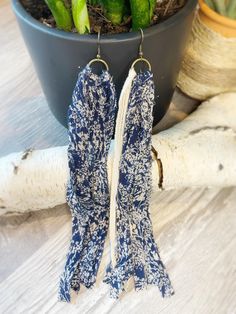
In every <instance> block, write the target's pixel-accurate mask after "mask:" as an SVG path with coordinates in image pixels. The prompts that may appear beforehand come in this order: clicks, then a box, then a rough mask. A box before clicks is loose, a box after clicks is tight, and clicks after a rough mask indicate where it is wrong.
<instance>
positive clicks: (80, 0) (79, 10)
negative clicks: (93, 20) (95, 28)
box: [72, 0, 90, 34]
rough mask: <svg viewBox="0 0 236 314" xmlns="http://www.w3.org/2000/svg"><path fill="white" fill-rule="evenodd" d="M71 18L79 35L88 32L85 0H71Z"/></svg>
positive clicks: (88, 24) (88, 25)
mask: <svg viewBox="0 0 236 314" xmlns="http://www.w3.org/2000/svg"><path fill="white" fill-rule="evenodd" d="M72 16H73V20H74V24H75V27H76V29H77V31H78V33H79V34H85V33H88V32H90V22H89V16H88V9H87V3H86V0H72Z"/></svg>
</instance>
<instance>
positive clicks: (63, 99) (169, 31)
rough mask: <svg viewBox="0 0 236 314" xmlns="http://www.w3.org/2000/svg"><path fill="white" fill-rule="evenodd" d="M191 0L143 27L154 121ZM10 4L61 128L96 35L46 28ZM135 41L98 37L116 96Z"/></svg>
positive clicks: (169, 83)
mask: <svg viewBox="0 0 236 314" xmlns="http://www.w3.org/2000/svg"><path fill="white" fill-rule="evenodd" d="M196 2H197V0H188V2H187V4H186V5H185V7H184V8H183V9H182V10H180V11H179V12H178V13H177V14H175V15H174V16H172V17H170V18H169V19H168V20H166V21H164V22H162V23H160V24H158V25H155V26H152V27H150V28H148V29H145V30H144V44H143V51H144V55H145V57H146V58H147V59H149V61H150V63H151V65H152V71H153V73H154V79H155V85H156V95H157V96H156V105H155V107H154V112H153V114H154V121H153V125H156V124H157V123H158V121H160V119H161V118H162V117H163V116H164V114H165V113H166V111H167V109H168V107H169V104H170V101H171V98H172V95H173V92H174V88H175V86H176V80H177V75H178V72H179V68H180V64H181V59H182V56H183V51H184V47H185V44H186V39H187V36H188V34H189V32H190V29H191V23H192V19H193V13H194V8H195V6H196ZM12 4H13V9H14V12H15V14H16V17H17V20H18V23H19V26H20V29H21V32H22V35H23V37H24V40H25V43H26V46H27V47H28V50H29V53H30V55H31V58H32V60H33V64H34V66H35V69H36V72H37V74H38V77H39V80H40V82H41V85H42V88H43V91H44V94H45V96H46V98H47V101H48V104H49V107H50V109H51V111H52V113H53V114H54V116H55V117H56V118H57V119H58V121H60V122H61V123H62V124H63V125H64V126H66V124H67V122H66V121H67V108H68V105H69V103H70V101H71V95H72V91H73V88H74V85H75V82H76V78H77V73H78V71H79V69H78V66H81V67H84V66H85V65H86V64H87V63H88V62H89V60H90V59H92V58H94V57H95V55H96V50H97V36H96V35H78V34H73V33H67V32H64V31H60V30H57V29H51V28H48V27H47V26H45V25H43V24H42V23H40V22H38V21H37V20H35V19H34V18H32V17H31V16H30V15H29V14H28V13H27V12H26V11H25V9H24V8H23V7H22V5H21V3H20V1H19V0H12ZM139 43H140V33H139V32H130V33H123V34H117V35H103V36H102V38H101V54H102V57H103V59H105V60H106V61H107V63H108V64H109V67H110V71H111V73H112V75H113V77H114V82H115V84H116V87H117V93H118V94H119V93H120V90H121V87H122V84H123V83H124V80H125V78H126V76H127V74H128V70H129V67H130V65H131V63H132V62H133V60H134V59H135V58H136V57H137V54H138V47H139Z"/></svg>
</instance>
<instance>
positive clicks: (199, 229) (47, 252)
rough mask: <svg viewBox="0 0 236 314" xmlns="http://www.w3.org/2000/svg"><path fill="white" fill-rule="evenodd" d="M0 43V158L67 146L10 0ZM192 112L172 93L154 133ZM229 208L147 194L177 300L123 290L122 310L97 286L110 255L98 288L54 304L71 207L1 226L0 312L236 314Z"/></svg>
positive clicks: (195, 197)
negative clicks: (69, 301) (48, 104)
mask: <svg viewBox="0 0 236 314" xmlns="http://www.w3.org/2000/svg"><path fill="white" fill-rule="evenodd" d="M0 44H1V49H0V67H1V70H0V156H3V155H6V154H8V153H11V152H14V151H20V150H24V149H25V148H28V147H34V148H45V147H51V146H56V145H64V144H66V143H67V132H66V130H65V129H64V128H63V127H62V126H61V125H60V124H59V123H58V122H57V121H56V120H55V119H54V117H53V116H52V115H51V114H50V111H49V109H48V107H47V104H46V101H45V98H44V96H43V94H42V90H41V88H40V85H39V82H38V80H37V78H36V74H35V72H34V69H33V67H32V64H31V61H30V58H29V55H28V53H27V51H26V49H25V47H24V43H23V40H22V38H21V36H20V33H19V30H18V28H17V25H16V21H15V18H14V16H13V13H12V12H11V8H10V2H9V1H8V0H2V1H1V2H0ZM195 106H196V102H195V101H191V100H189V99H187V98H185V97H184V96H183V95H182V94H181V93H176V94H175V96H174V99H173V103H172V105H171V110H170V111H169V112H168V114H167V116H166V117H165V119H163V121H162V122H161V123H160V124H159V125H158V126H157V127H156V129H155V131H156V132H157V131H159V130H161V129H163V128H166V127H169V126H171V125H172V124H173V123H175V122H176V121H178V120H181V119H183V118H184V117H185V116H186V115H187V114H188V113H189V112H191V111H192V110H193V109H194V108H195ZM173 164H174V161H173ZM235 207H236V189H235V188H228V189H221V190H218V189H202V190H180V191H172V192H165V191H163V192H161V193H158V194H155V195H153V196H152V201H151V214H152V218H153V228H154V234H155V238H156V240H157V243H158V244H159V247H160V252H161V255H162V257H163V260H164V262H165V264H166V266H167V268H168V271H169V274H170V277H171V279H172V282H173V286H174V288H175V292H176V294H175V296H174V297H172V298H170V299H166V300H163V299H161V297H160V295H159V291H158V289H157V288H155V287H151V288H149V289H148V290H145V291H143V292H140V293H135V292H134V291H133V290H132V285H129V286H128V288H127V290H128V293H127V294H124V295H123V296H122V298H121V300H120V301H118V302H115V301H113V300H111V299H109V297H108V292H107V287H106V286H105V285H104V284H102V276H103V274H102V273H103V270H104V267H105V265H106V260H107V258H108V256H109V248H108V246H106V249H105V254H104V259H103V263H102V267H101V269H100V272H99V276H98V282H97V285H96V287H95V289H94V290H91V291H86V290H84V289H82V291H81V292H80V294H79V296H78V297H77V298H76V301H75V303H76V304H74V305H68V304H64V303H59V302H57V284H58V278H59V275H60V273H61V271H62V267H63V265H64V262H65V255H66V253H67V248H68V244H69V238H70V232H71V231H70V230H71V229H70V228H71V219H70V212H69V210H68V208H67V207H66V206H65V205H62V206H59V207H57V208H54V209H51V210H44V211H39V212H34V213H26V214H24V215H22V216H17V215H11V216H5V217H0V260H1V263H0V295H1V298H0V313H4V314H5V313H10V314H13V313H14V314H18V313H27V314H28V313H82V314H84V313H90V314H94V313H99V314H103V313H104V314H105V313H122V314H123V313H124V314H128V313H129V314H130V313H131V314H143V313H145V314H156V313H167V314H172V313H173V314H176V313H181V314H185V313H186V314H192V313H201V314H202V313H203V314H205V313H206V314H208V313H214V314H215V313H217V314H218V313H220V314H221V313H222V314H223V313H227V314H233V313H236V311H235V309H236V293H235V290H236V289H235V288H236V255H235V250H236V211H235Z"/></svg>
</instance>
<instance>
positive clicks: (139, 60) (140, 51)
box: [131, 28, 152, 71]
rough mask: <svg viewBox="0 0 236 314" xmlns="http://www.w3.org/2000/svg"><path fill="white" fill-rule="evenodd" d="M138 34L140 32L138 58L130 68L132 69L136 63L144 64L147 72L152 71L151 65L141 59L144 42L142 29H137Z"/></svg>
mask: <svg viewBox="0 0 236 314" xmlns="http://www.w3.org/2000/svg"><path fill="white" fill-rule="evenodd" d="M139 30H140V32H141V41H140V44H139V58H137V59H136V60H134V62H133V63H132V66H131V67H132V68H134V66H135V64H136V63H138V62H145V63H146V64H147V65H148V69H149V71H151V70H152V67H151V64H150V62H149V61H148V60H147V59H145V58H144V57H143V41H144V33H143V30H142V28H140V29H139Z"/></svg>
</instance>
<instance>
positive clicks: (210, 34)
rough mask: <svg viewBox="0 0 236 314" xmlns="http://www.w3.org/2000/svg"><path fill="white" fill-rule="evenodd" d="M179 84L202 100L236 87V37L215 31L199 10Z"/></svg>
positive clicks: (186, 91)
mask: <svg viewBox="0 0 236 314" xmlns="http://www.w3.org/2000/svg"><path fill="white" fill-rule="evenodd" d="M177 86H178V87H179V88H180V89H181V90H182V91H183V92H184V93H185V94H187V95H189V96H190V97H192V98H196V99H199V100H205V99H207V98H209V97H212V96H214V95H217V94H220V93H225V92H230V91H236V38H226V37H223V36H222V35H220V34H219V33H216V32H214V31H212V30H211V29H210V28H208V27H207V26H206V25H205V24H203V22H202V21H201V19H200V17H199V15H198V14H197V15H196V17H195V19H194V22H193V27H192V31H191V35H190V40H189V43H188V46H187V49H186V52H185V56H184V59H183V62H182V65H181V70H180V74H179V77H178V82H177Z"/></svg>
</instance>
